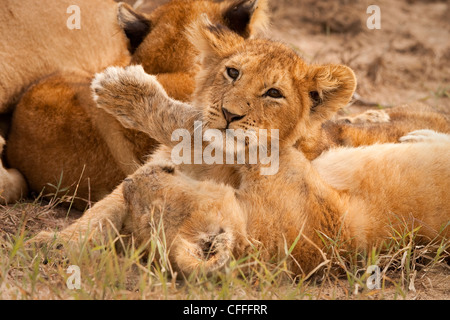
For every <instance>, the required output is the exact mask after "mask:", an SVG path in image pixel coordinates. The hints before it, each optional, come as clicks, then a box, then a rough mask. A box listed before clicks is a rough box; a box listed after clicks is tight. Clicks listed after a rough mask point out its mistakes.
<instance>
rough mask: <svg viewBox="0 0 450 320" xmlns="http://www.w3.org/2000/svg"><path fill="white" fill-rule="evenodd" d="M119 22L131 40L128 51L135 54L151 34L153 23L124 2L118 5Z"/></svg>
mask: <svg viewBox="0 0 450 320" xmlns="http://www.w3.org/2000/svg"><path fill="white" fill-rule="evenodd" d="M117 21H118V22H119V26H120V27H121V28H122V30H123V31H124V32H125V35H126V36H127V38H128V40H129V45H128V50H129V51H130V53H131V54H133V53H134V52H135V51H136V49H137V48H138V47H139V45H140V44H141V43H142V41H144V39H145V37H146V36H147V35H148V34H149V33H150V31H151V21H150V20H149V19H148V18H147V17H145V16H144V15H143V14H140V13H137V12H136V11H134V10H133V8H132V7H130V6H129V5H128V4H126V3H123V2H120V3H119V4H118V8H117Z"/></svg>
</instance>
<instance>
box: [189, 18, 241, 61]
mask: <svg viewBox="0 0 450 320" xmlns="http://www.w3.org/2000/svg"><path fill="white" fill-rule="evenodd" d="M187 36H188V39H189V41H190V42H191V43H192V44H193V46H194V47H195V48H196V49H197V50H198V51H200V57H201V58H202V60H203V63H208V62H210V63H216V62H217V61H218V60H222V59H224V58H225V57H227V56H230V55H231V54H232V53H233V52H234V51H235V50H236V47H238V46H240V45H242V44H243V43H244V42H245V40H244V38H242V37H241V36H239V35H238V34H236V33H235V32H233V31H231V30H230V29H228V28H227V27H225V26H222V25H220V24H218V25H214V24H212V23H211V21H210V20H209V18H208V16H207V15H206V14H202V15H201V17H200V18H199V19H198V20H196V21H195V22H194V23H193V24H192V25H191V26H190V27H189V28H188V29H187Z"/></svg>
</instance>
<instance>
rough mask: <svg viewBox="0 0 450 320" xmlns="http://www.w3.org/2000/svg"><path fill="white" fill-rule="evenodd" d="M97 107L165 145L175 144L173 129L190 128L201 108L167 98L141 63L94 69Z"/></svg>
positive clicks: (199, 114) (93, 83)
mask: <svg viewBox="0 0 450 320" xmlns="http://www.w3.org/2000/svg"><path fill="white" fill-rule="evenodd" d="M91 88H92V91H93V94H94V100H95V101H96V103H97V105H98V107H99V108H101V109H103V110H105V111H106V112H108V113H110V114H111V115H113V116H114V117H115V118H116V119H117V120H118V121H119V122H120V123H121V124H122V125H123V126H124V127H126V128H129V129H134V130H138V131H142V132H145V133H147V134H148V135H149V136H150V137H152V138H154V139H156V140H157V141H159V142H160V143H162V144H164V145H166V146H174V145H175V144H176V143H177V142H174V141H172V139H171V136H172V133H173V132H174V131H175V130H177V129H180V128H187V129H188V130H189V129H192V130H193V127H194V121H195V120H196V119H200V116H201V112H200V111H198V110H195V109H194V108H193V107H192V106H190V105H188V104H185V103H182V102H179V101H176V100H174V99H172V98H170V97H169V96H168V95H167V93H166V92H165V90H164V88H163V87H162V86H161V84H160V83H159V82H158V81H157V80H156V77H155V76H151V75H148V74H146V73H145V71H144V69H143V68H142V66H129V67H127V68H119V67H109V68H107V69H106V70H105V71H104V72H102V73H97V74H96V76H95V78H94V80H93V81H92V85H91Z"/></svg>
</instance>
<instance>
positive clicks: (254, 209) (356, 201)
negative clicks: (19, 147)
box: [35, 18, 450, 275]
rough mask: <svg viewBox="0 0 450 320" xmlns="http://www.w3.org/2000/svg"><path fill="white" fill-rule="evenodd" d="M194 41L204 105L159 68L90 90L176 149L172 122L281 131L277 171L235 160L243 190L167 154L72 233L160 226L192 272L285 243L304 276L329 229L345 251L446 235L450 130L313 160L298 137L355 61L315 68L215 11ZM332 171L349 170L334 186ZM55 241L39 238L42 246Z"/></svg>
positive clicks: (331, 101)
mask: <svg viewBox="0 0 450 320" xmlns="http://www.w3.org/2000/svg"><path fill="white" fill-rule="evenodd" d="M190 38H191V41H193V43H194V44H195V45H196V47H197V48H198V49H199V50H200V52H201V59H202V60H201V61H202V70H201V72H200V74H199V77H198V78H197V81H198V82H197V83H198V86H197V91H196V93H195V100H194V103H193V104H185V103H181V102H178V101H175V100H173V99H171V98H169V97H168V96H167V94H166V93H165V92H164V90H163V88H162V86H161V85H160V84H159V83H158V82H157V81H156V79H155V77H153V76H150V75H147V74H145V72H144V71H143V70H142V68H140V67H128V68H127V69H121V68H109V69H107V70H106V71H105V72H104V73H103V74H99V75H97V76H96V79H95V81H94V82H93V84H92V88H93V91H94V96H95V99H96V101H97V103H98V104H99V106H100V107H101V108H103V109H105V110H106V111H107V112H109V113H111V114H113V115H114V116H115V117H117V119H118V120H119V121H120V122H121V123H122V124H123V125H124V126H126V127H133V128H138V129H140V130H143V131H145V132H148V133H151V134H161V136H158V139H160V141H161V142H162V143H164V144H166V148H167V147H172V146H174V145H175V144H176V142H174V141H172V139H171V134H172V132H173V131H172V130H173V129H174V128H175V129H177V128H188V129H189V130H191V131H192V132H195V128H194V122H195V120H196V119H197V120H203V121H204V122H205V126H206V127H208V128H210V129H214V130H217V132H224V131H225V130H227V129H229V128H242V129H244V128H245V129H254V130H255V132H256V134H258V132H259V131H258V130H256V129H277V130H278V131H279V137H276V135H272V134H271V135H267V136H265V138H267V140H268V141H269V144H270V145H271V146H272V145H273V144H277V145H278V148H276V149H275V150H276V152H277V154H278V157H279V164H280V165H279V171H278V172H277V173H276V174H272V175H262V174H261V169H263V168H264V167H266V164H264V163H263V162H258V163H256V164H248V163H246V164H241V165H235V166H233V169H234V170H235V172H236V173H237V174H238V175H239V177H240V186H239V188H238V189H233V188H231V187H230V186H227V185H224V184H222V183H217V182H218V181H220V180H221V179H223V180H226V179H227V177H224V176H222V174H217V175H215V176H212V177H211V178H212V179H214V180H216V182H213V181H211V180H210V181H199V180H197V179H193V178H192V176H193V175H192V171H191V169H190V168H189V167H183V166H174V165H173V164H171V163H170V160H167V159H164V154H163V153H159V155H158V157H156V156H155V157H154V160H152V161H150V162H149V163H147V164H146V165H144V166H143V167H141V168H140V169H139V170H138V171H137V172H136V173H134V174H133V175H131V176H129V177H128V178H127V179H125V181H124V182H123V183H122V184H121V185H120V186H119V187H118V188H117V189H116V190H115V191H114V192H113V193H112V194H111V195H110V196H108V197H107V198H105V199H104V200H102V201H100V202H99V203H97V204H96V205H95V206H94V207H93V208H92V209H91V210H89V211H88V212H87V213H86V214H85V216H83V217H82V218H81V219H80V220H79V221H78V222H76V223H75V224H73V225H72V226H70V227H69V228H67V229H66V230H63V231H62V233H61V234H60V239H61V240H63V241H70V240H71V239H79V236H85V237H95V236H101V235H104V233H103V234H102V233H101V231H100V230H103V232H105V228H103V229H102V226H103V227H104V226H107V225H108V224H110V223H112V224H114V227H115V228H117V229H118V230H122V232H124V233H125V232H131V233H133V234H134V235H135V237H136V240H137V242H138V243H139V244H145V243H147V241H148V240H149V239H150V238H151V237H154V236H155V237H156V236H158V226H161V225H162V226H163V227H164V234H165V236H166V241H167V243H168V245H169V257H170V259H171V261H172V263H173V265H174V266H175V267H176V268H177V269H178V270H180V271H182V272H186V273H190V272H194V271H196V270H198V269H199V268H203V269H204V270H206V271H214V270H217V269H218V268H220V267H221V266H223V265H224V264H225V263H226V262H227V261H229V259H230V257H231V256H241V255H243V254H245V253H246V250H247V249H248V248H249V247H257V248H259V249H260V251H261V253H262V257H263V258H265V259H271V258H273V257H280V258H281V257H282V256H284V254H285V252H284V248H285V247H286V245H287V247H290V246H291V245H292V244H295V246H293V251H292V253H291V258H290V263H289V266H290V268H291V270H292V271H293V272H295V273H297V274H303V275H306V274H309V273H310V272H311V271H313V270H315V268H316V267H317V266H319V265H320V263H321V262H322V261H323V259H324V258H323V255H321V252H322V251H323V250H324V246H325V244H324V243H323V241H322V238H323V236H326V237H330V238H331V239H339V240H340V241H341V242H340V243H342V244H343V246H344V247H343V249H347V250H355V249H368V248H371V247H372V246H374V245H378V244H381V243H382V242H383V241H384V240H386V239H389V236H390V235H391V232H392V231H393V229H398V228H401V227H403V226H404V225H405V226H407V227H408V228H411V229H414V228H417V227H418V226H420V230H419V235H418V239H421V240H423V241H427V240H429V239H433V238H434V237H436V236H437V235H438V234H439V233H440V234H441V235H442V236H448V234H449V228H448V221H449V219H450V210H449V208H450V206H449V205H450V195H449V193H448V190H449V188H450V179H449V177H450V164H449V162H448V158H449V156H450V142H449V140H448V139H447V136H446V135H443V137H445V138H442V137H441V136H437V137H436V136H435V137H434V138H430V139H428V140H429V142H427V143H421V142H417V143H404V144H384V145H375V146H371V147H367V148H347V149H346V148H343V149H339V150H337V151H334V150H330V151H328V152H327V153H326V154H325V155H324V158H322V157H319V158H318V159H317V160H316V161H315V162H313V163H311V161H309V160H308V159H307V158H306V157H305V155H304V154H303V153H302V152H301V151H299V150H298V149H297V148H295V147H294V146H293V145H294V143H295V142H296V141H297V140H298V139H299V138H305V139H307V138H308V137H309V136H310V135H311V131H310V130H309V128H310V127H311V126H314V125H317V124H318V123H319V124H320V123H322V122H323V121H324V119H326V118H328V117H330V116H331V115H332V114H334V113H335V112H336V110H337V109H338V108H339V107H340V106H342V105H343V104H346V103H347V102H348V101H349V100H350V99H351V97H352V94H353V92H354V90H355V86H356V79H355V75H354V73H353V72H352V70H351V69H349V68H348V67H345V66H342V65H324V66H320V65H307V64H306V63H305V62H304V61H303V60H302V59H301V58H300V57H299V56H298V55H297V54H296V53H295V52H293V51H292V49H290V48H288V47H287V46H285V45H283V44H280V43H277V42H272V41H267V40H247V41H245V40H243V39H242V38H240V37H238V36H236V35H235V34H233V33H232V32H230V31H229V30H228V29H227V28H224V27H219V26H216V25H213V24H211V23H210V22H209V20H208V19H207V18H203V19H201V20H200V21H198V22H197V23H196V24H194V25H193V27H192V30H191V32H190ZM317 96H319V97H320V100H317V99H315V98H314V97H317ZM311 138H314V136H312V137H311ZM245 147H246V148H248V145H245ZM231 153H232V154H233V155H236V154H235V150H234V149H233V151H232V152H231ZM335 163H336V164H337V165H334V164H335ZM195 166H199V167H202V168H204V167H205V166H207V165H206V164H202V165H193V167H195ZM212 167H214V168H216V169H217V168H220V167H221V166H218V165H214V166H212ZM222 167H223V166H222ZM339 168H342V169H339ZM342 170H343V171H345V175H343V176H342V177H339V175H338V173H339V172H340V171H342ZM331 171H334V172H335V173H337V174H336V175H337V176H338V178H336V179H335V180H333V181H328V178H327V173H329V172H331ZM194 175H195V174H194ZM331 176H332V177H334V176H335V174H334V173H332V174H331ZM346 179H347V180H346ZM161 222H162V224H161ZM445 227H447V228H446V229H442V228H445ZM88 231H90V233H88ZM51 237H52V235H51V234H49V233H42V234H40V235H38V236H37V237H36V239H35V241H48V240H49V239H51Z"/></svg>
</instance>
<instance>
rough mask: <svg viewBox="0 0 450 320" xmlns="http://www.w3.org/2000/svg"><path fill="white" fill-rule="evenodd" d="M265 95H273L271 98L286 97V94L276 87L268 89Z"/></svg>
mask: <svg viewBox="0 0 450 320" xmlns="http://www.w3.org/2000/svg"><path fill="white" fill-rule="evenodd" d="M264 97H271V98H274V99H281V98H284V96H283V94H282V93H281V92H280V90H278V89H274V88H272V89H269V90H267V92H266V93H265V94H264Z"/></svg>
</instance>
